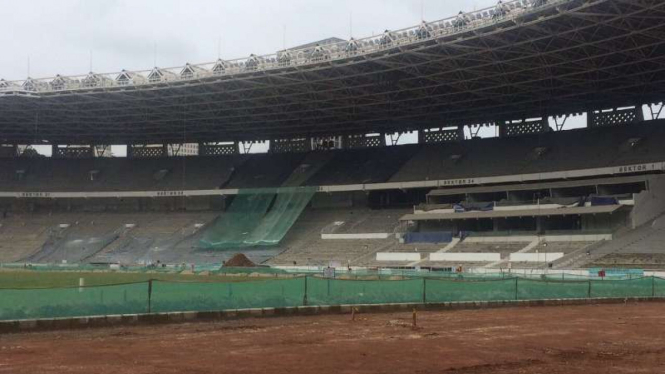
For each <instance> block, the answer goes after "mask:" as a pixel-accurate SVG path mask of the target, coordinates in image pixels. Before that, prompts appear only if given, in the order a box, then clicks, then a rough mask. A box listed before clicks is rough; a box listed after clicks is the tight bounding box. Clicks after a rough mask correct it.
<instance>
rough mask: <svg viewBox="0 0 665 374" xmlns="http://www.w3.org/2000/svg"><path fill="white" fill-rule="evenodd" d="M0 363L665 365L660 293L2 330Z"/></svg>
mask: <svg viewBox="0 0 665 374" xmlns="http://www.w3.org/2000/svg"><path fill="white" fill-rule="evenodd" d="M0 373H30V374H35V373H86V374H88V373H97V374H105V373H109V374H110V373H113V374H123V373H138V374H143V373H145V374H147V373H155V374H156V373H159V374H166V373H191V374H197V373H295V374H305V373H317V374H322V373H335V374H345V373H390V374H401V373H405V374H406V373H409V374H412V373H416V374H429V373H473V374H485V373H492V374H503V373H511V374H512V373H526V374H535V373H547V374H558V373H565V374H572V373H584V374H594V373H603V374H608V373H665V303H647V304H627V305H623V304H621V305H590V306H566V307H534V308H510V309H490V310H461V311H444V312H419V313H418V326H417V328H416V329H413V327H412V315H411V313H389V314H360V315H356V320H355V321H352V320H351V316H350V315H334V316H311V317H280V318H265V319H245V320H237V321H226V322H215V323H191V324H181V325H159V326H138V327H118V328H107V329H91V330H78V331H58V332H45V333H26V334H12V335H0Z"/></svg>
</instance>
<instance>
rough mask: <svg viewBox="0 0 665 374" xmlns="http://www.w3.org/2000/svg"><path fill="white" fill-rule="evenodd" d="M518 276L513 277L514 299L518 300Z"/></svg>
mask: <svg viewBox="0 0 665 374" xmlns="http://www.w3.org/2000/svg"><path fill="white" fill-rule="evenodd" d="M519 279H520V278H519V277H515V300H519V295H518V293H517V292H518V287H517V282H518V281H519Z"/></svg>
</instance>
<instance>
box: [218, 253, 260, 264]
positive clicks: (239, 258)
mask: <svg viewBox="0 0 665 374" xmlns="http://www.w3.org/2000/svg"><path fill="white" fill-rule="evenodd" d="M224 267H233V268H253V267H256V264H255V263H253V262H252V261H251V260H250V259H248V258H247V256H245V255H244V254H242V253H238V254H237V255H235V256H233V257H231V258H230V259H228V260H227V261H226V262H225V263H224Z"/></svg>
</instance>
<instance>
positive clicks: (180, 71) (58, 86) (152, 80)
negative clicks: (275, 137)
mask: <svg viewBox="0 0 665 374" xmlns="http://www.w3.org/2000/svg"><path fill="white" fill-rule="evenodd" d="M568 1H570V0H512V1H506V2H505V3H504V9H506V10H507V11H506V12H504V13H503V14H501V13H499V12H497V8H496V6H493V7H489V8H484V9H481V10H478V11H474V12H470V13H465V15H464V19H463V20H460V19H459V18H458V17H459V16H455V17H450V18H446V19H442V20H439V21H434V22H430V23H426V22H423V23H422V24H420V25H417V26H413V27H408V28H404V29H400V30H396V31H391V32H389V33H388V34H383V35H379V36H373V37H367V38H362V39H355V40H354V39H351V40H350V41H344V42H340V43H334V44H328V45H326V46H323V47H316V48H306V49H297V50H296V49H291V50H285V51H280V52H277V53H274V54H270V55H263V56H255V55H251V56H249V57H245V58H239V59H235V60H226V61H225V60H221V59H220V60H217V61H215V62H209V63H202V64H186V65H185V66H180V67H171V68H164V69H159V68H154V69H152V70H142V71H132V72H130V71H125V70H123V71H120V72H116V73H103V74H95V73H90V74H87V75H76V76H67V77H65V76H60V75H57V76H55V77H50V78H40V79H32V78H28V79H26V80H15V81H5V80H0V95H1V94H2V92H10V93H41V92H58V91H72V90H89V89H99V88H114V87H128V86H144V85H158V84H164V83H174V82H186V81H193V80H194V81H195V80H199V79H205V78H213V77H215V76H229V75H236V74H242V73H252V72H256V71H267V70H276V69H283V68H287V67H294V66H303V65H316V64H320V63H322V62H330V61H335V60H343V59H348V58H354V57H357V56H360V55H366V54H371V53H376V52H380V51H387V50H392V49H395V48H397V47H400V46H404V45H409V44H415V43H421V42H424V41H427V40H433V39H437V38H440V37H442V36H447V35H452V34H456V33H461V32H465V31H468V30H471V29H476V28H480V27H484V26H487V25H491V24H495V23H498V22H503V21H506V20H510V19H514V18H515V17H517V16H518V15H521V14H524V13H525V12H528V11H531V10H533V9H537V8H542V7H545V6H553V5H555V4H559V3H563V2H568Z"/></svg>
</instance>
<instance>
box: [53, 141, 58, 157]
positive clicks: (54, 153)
mask: <svg viewBox="0 0 665 374" xmlns="http://www.w3.org/2000/svg"><path fill="white" fill-rule="evenodd" d="M51 157H58V145H57V144H51Z"/></svg>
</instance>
